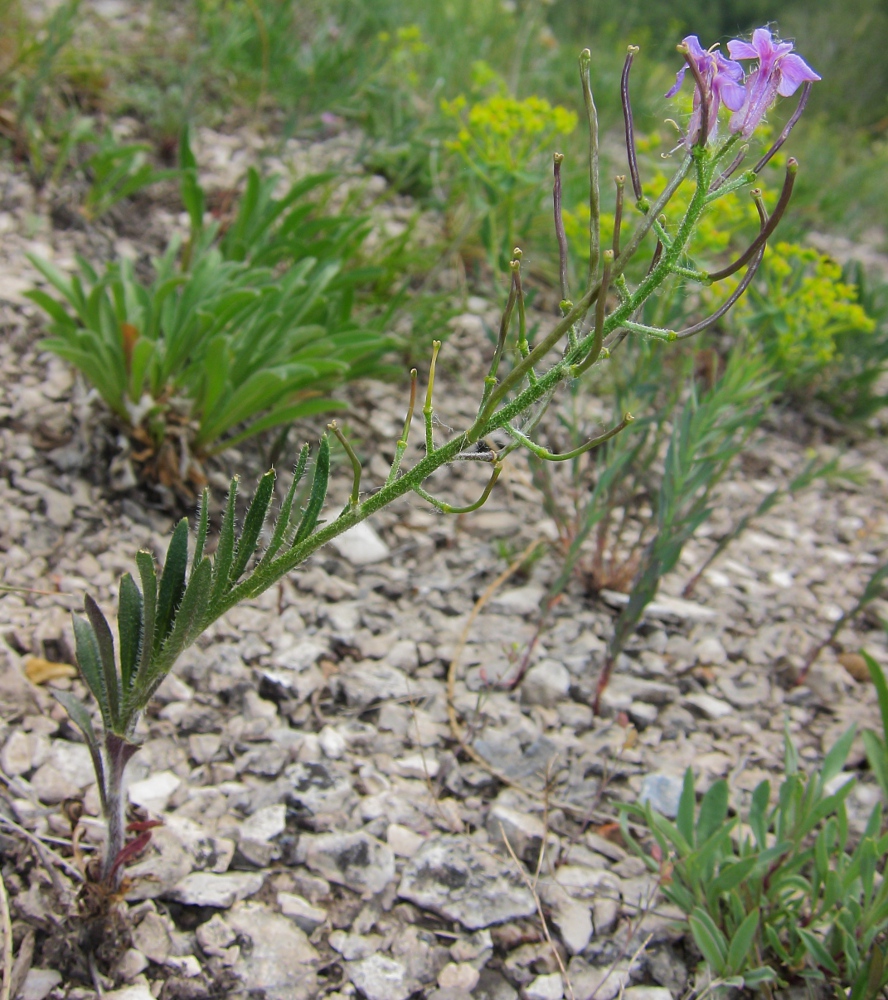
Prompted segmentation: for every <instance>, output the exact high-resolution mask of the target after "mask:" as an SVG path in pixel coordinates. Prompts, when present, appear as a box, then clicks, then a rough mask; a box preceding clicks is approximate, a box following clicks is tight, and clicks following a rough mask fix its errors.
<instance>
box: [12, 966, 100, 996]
mask: <svg viewBox="0 0 888 1000" xmlns="http://www.w3.org/2000/svg"><path fill="white" fill-rule="evenodd" d="M61 981H62V976H61V973H59V972H56V971H55V969H34V968H31V969H28V974H27V976H25V981H24V982H23V983H22V985H21V987H20V988H19V992H18V993H17V994H16V995H17V996H18V997H19V1000H43V998H44V997H45V996H47V994H49V993H51V992H52V991H53V990H54V989H55V988H56V986H58V984H59V983H60V982H61ZM106 996H107V994H106Z"/></svg>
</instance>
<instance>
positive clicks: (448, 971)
mask: <svg viewBox="0 0 888 1000" xmlns="http://www.w3.org/2000/svg"><path fill="white" fill-rule="evenodd" d="M480 978H481V973H480V972H479V971H478V969H476V968H475V966H474V965H471V964H470V963H469V962H448V963H447V965H445V966H444V968H443V969H442V970H441V971H440V972H439V973H438V985H439V986H440V987H441V989H442V990H447V989H451V990H464V991H465V992H466V993H471V992H472V990H473V989H474V988H475V987H476V986H477V985H478V980H479V979H480Z"/></svg>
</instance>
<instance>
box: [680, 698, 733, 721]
mask: <svg viewBox="0 0 888 1000" xmlns="http://www.w3.org/2000/svg"><path fill="white" fill-rule="evenodd" d="M684 703H685V705H690V706H691V707H692V708H696V709H697V711H698V712H700V713H701V714H702V715H705V716H706V718H707V719H723V718H725V716H728V715H733V714H734V706H733V705H729V704H728V703H727V702H726V701H722V700H721V698H714V697H713V696H712V695H711V694H703V693H702V692H701V693H699V694H689V695H687V696H686V697H685V699H684Z"/></svg>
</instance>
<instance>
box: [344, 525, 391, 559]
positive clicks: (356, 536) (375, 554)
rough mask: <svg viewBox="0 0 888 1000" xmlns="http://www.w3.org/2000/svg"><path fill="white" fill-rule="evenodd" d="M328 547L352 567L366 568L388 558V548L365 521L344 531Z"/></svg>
mask: <svg viewBox="0 0 888 1000" xmlns="http://www.w3.org/2000/svg"><path fill="white" fill-rule="evenodd" d="M330 545H331V546H332V547H333V548H334V549H336V551H337V552H338V553H339V554H340V555H341V556H342V558H343V559H346V560H348V562H350V563H351V564H352V565H353V566H367V565H369V564H370V563H377V562H381V561H382V560H383V559H388V557H389V547H388V546H387V545H386V544H385V542H384V541H383V540H382V539H381V538H380V537H379V535H377V533H376V532H375V531H374V530H373V528H371V527H370V525H369V524H368V523H367V522H366V521H361V523H360V524H356V525H355V526H354V527H353V528H349V529H348V531H344V532H343V533H342V534H341V535H339V536H338V537H337V538H334V539H333V540H332V541H331V542H330Z"/></svg>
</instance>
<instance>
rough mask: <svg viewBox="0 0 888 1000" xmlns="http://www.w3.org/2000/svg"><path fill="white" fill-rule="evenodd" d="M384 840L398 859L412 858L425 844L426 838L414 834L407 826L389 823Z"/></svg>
mask: <svg viewBox="0 0 888 1000" xmlns="http://www.w3.org/2000/svg"><path fill="white" fill-rule="evenodd" d="M385 840H386V843H387V844H388V845H389V847H390V848H391V849H392V851H393V852H394V853H395V854H396V855H397V856H398V857H399V858H412V857H413V855H414V854H416V852H417V851H418V850H419V849H420V847H422V845H423V844H424V843H425V840H426V838H425V837H423V836H422V835H421V834H419V833H415V832H414V831H413V830H411V829H410V827H408V826H402V825H401V824H400V823H389V825H388V829H387V830H386V834H385Z"/></svg>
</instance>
